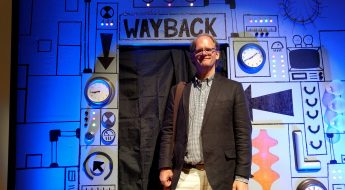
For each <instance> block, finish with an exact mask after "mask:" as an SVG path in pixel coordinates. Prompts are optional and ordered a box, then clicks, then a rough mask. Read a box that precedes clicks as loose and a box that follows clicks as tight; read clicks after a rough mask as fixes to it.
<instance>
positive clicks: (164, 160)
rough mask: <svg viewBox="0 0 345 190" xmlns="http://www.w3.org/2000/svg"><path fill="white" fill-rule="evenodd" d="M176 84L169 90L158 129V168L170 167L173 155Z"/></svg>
mask: <svg viewBox="0 0 345 190" xmlns="http://www.w3.org/2000/svg"><path fill="white" fill-rule="evenodd" d="M175 91H176V86H173V87H172V88H171V90H170V94H169V97H168V102H167V104H166V108H165V114H164V118H163V123H162V127H161V130H160V148H159V165H158V167H159V169H163V168H172V155H173V153H172V152H173V150H172V149H173V144H172V143H173V139H172V138H173V133H174V131H173V110H174V97H175Z"/></svg>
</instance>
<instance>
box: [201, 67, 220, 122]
mask: <svg viewBox="0 0 345 190" xmlns="http://www.w3.org/2000/svg"><path fill="white" fill-rule="evenodd" d="M221 86H222V85H221V82H220V76H219V75H218V74H215V76H214V79H213V81H212V86H211V90H210V94H209V95H208V98H207V104H206V108H205V113H204V120H203V121H202V126H204V125H205V123H206V121H207V119H208V118H209V117H210V115H211V110H212V107H213V105H214V103H215V102H216V100H217V96H218V94H219V91H220V90H221Z"/></svg>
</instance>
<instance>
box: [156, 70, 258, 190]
mask: <svg viewBox="0 0 345 190" xmlns="http://www.w3.org/2000/svg"><path fill="white" fill-rule="evenodd" d="M191 85H192V83H190V82H189V83H187V85H186V87H185V89H184V92H183V95H182V98H181V101H180V104H179V108H178V115H177V121H176V134H175V145H174V146H173V145H172V137H173V127H172V125H173V124H172V123H173V122H172V120H173V107H174V95H175V90H176V86H174V87H172V89H171V91H170V95H169V99H168V102H167V107H166V111H165V116H164V121H163V125H162V128H161V141H160V154H159V156H160V158H159V168H160V169H162V168H172V169H173V172H174V175H173V180H172V189H175V188H176V185H177V182H178V180H179V176H180V173H181V170H182V167H183V164H184V156H185V154H186V146H187V137H188V134H187V132H188V118H189V116H188V114H189V111H188V106H189V94H190V89H191ZM251 131H252V127H251V122H250V117H249V113H248V109H247V104H246V98H245V95H244V91H243V88H242V85H241V84H240V83H238V82H236V81H232V80H229V79H227V78H225V77H223V76H221V75H219V74H216V75H215V78H214V80H213V82H212V86H211V91H210V94H209V96H208V100H207V105H206V109H205V115H204V120H203V123H202V129H201V137H202V147H203V156H204V162H205V171H206V175H207V178H208V180H209V183H210V185H211V187H212V189H216V190H223V189H224V190H229V189H231V187H232V183H233V181H234V177H235V175H238V176H242V177H245V178H249V177H250V170H251V158H252V144H251ZM172 148H173V151H172Z"/></svg>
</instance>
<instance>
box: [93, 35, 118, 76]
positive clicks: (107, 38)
mask: <svg viewBox="0 0 345 190" xmlns="http://www.w3.org/2000/svg"><path fill="white" fill-rule="evenodd" d="M112 39H113V34H106V33H101V42H102V48H103V57H97V58H98V60H99V61H100V62H101V64H102V65H103V67H104V69H105V70H107V68H108V67H109V65H110V63H111V62H112V61H113V60H114V57H109V52H110V46H111V41H112Z"/></svg>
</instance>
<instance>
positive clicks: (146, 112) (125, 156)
mask: <svg viewBox="0 0 345 190" xmlns="http://www.w3.org/2000/svg"><path fill="white" fill-rule="evenodd" d="M188 49H189V47H167V46H164V47H143V46H140V47H133V46H131V47H120V53H119V55H120V56H119V70H120V71H119V87H120V93H119V135H118V137H119V189H120V190H152V189H160V182H159V171H158V168H157V167H158V163H157V160H158V157H157V155H158V154H157V153H158V148H159V143H157V141H158V139H159V130H160V127H161V123H162V119H163V115H164V111H165V105H166V101H167V98H168V94H169V90H170V88H171V86H173V85H174V84H177V83H178V82H179V81H189V80H190V79H191V78H192V77H193V75H194V73H195V68H194V66H193V65H192V63H191V61H190V57H189V51H188ZM223 49H224V48H223ZM221 55H222V57H221V61H220V63H219V64H218V65H219V67H218V68H217V72H221V73H223V74H225V75H226V67H224V65H226V53H225V50H222V54H221Z"/></svg>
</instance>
